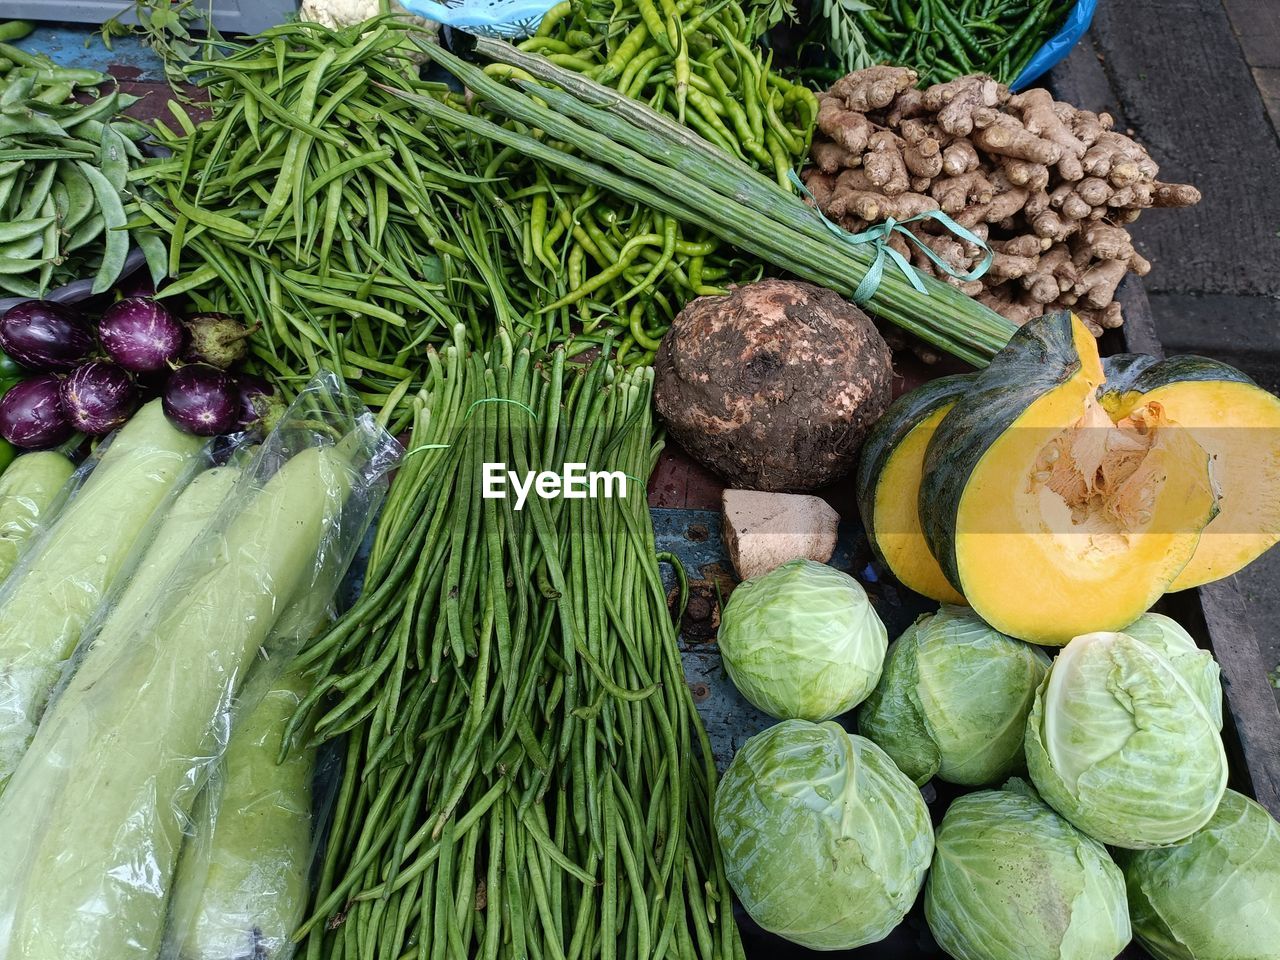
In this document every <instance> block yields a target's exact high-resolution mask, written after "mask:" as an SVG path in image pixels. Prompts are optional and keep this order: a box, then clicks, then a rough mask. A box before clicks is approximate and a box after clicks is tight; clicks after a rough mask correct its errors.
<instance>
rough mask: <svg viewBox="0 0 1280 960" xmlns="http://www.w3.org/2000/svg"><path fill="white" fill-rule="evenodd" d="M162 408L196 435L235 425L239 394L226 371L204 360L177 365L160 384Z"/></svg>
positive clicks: (207, 433) (182, 426)
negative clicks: (162, 392)
mask: <svg viewBox="0 0 1280 960" xmlns="http://www.w3.org/2000/svg"><path fill="white" fill-rule="evenodd" d="M161 399H162V402H163V404H164V412H165V413H166V414H168V416H169V419H170V420H172V421H173V422H174V423H175V424H177V426H178V427H179V428H181V429H183V430H186V431H187V432H188V433H194V434H195V435H196V436H198V437H213V436H217V435H218V434H220V433H226V432H227V431H228V430H231V429H232V428H233V427H235V425H236V417H237V416H238V414H239V412H240V396H239V392H238V391H237V389H236V384H235V381H234V380H232V378H231V376H230V374H228V373H225V372H224V371H222V370H219V369H218V368H217V367H211V366H209V365H208V364H205V363H189V364H187V365H186V366H184V367H179V368H178V369H177V370H175V371H174V372H173V374H172V375H171V376H170V377H169V381H168V383H166V384H165V385H164V394H163V395H162V398H161Z"/></svg>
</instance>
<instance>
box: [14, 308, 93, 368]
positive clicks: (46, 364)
mask: <svg viewBox="0 0 1280 960" xmlns="http://www.w3.org/2000/svg"><path fill="white" fill-rule="evenodd" d="M94 346H95V344H94V342H93V331H92V330H90V329H89V327H88V325H87V324H86V323H85V322H84V321H83V320H82V319H81V318H80V316H79V315H78V314H76V313H75V312H74V311H72V310H71V309H70V308H68V307H64V306H62V305H61V304H58V303H52V302H51V301H48V300H28V301H27V302H26V303H20V304H18V305H17V306H16V307H12V308H10V309H9V311H8V312H7V313H5V315H4V316H3V317H0V350H3V351H4V352H5V353H7V354H8V355H9V356H11V357H12V358H13V359H14V360H17V361H18V363H20V364H22V365H23V366H24V367H27V368H28V369H30V370H72V369H74V368H76V367H78V366H79V365H80V364H81V363H83V362H84V361H85V360H87V359H88V358H89V355H90V354H92V353H93V348H94Z"/></svg>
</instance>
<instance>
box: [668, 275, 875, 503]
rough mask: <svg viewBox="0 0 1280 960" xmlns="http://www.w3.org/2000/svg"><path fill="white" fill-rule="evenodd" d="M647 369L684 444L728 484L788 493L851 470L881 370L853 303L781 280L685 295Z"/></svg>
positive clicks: (868, 326)
mask: <svg viewBox="0 0 1280 960" xmlns="http://www.w3.org/2000/svg"><path fill="white" fill-rule="evenodd" d="M654 370H655V375H656V379H655V385H654V403H655V404H656V406H657V410H658V413H659V414H660V415H661V416H662V418H663V419H664V420H665V421H666V423H667V426H668V428H669V429H670V430H671V432H672V434H673V435H674V436H675V438H676V439H677V440H679V441H680V444H681V447H682V448H683V449H684V450H686V451H687V452H688V453H690V454H692V455H693V456H694V457H696V458H697V459H698V460H700V461H701V462H702V463H704V464H706V465H707V466H709V467H710V468H711V469H713V470H715V471H716V472H717V473H720V474H721V475H723V476H724V477H726V478H727V479H729V480H730V481H731V482H733V483H736V484H738V485H740V486H745V487H752V488H755V489H758V490H790V491H801V490H813V489H816V488H818V487H822V486H825V485H827V484H828V483H831V482H832V481H833V480H838V479H840V478H841V477H842V476H844V475H845V474H847V473H848V472H849V471H850V470H852V469H853V465H854V462H855V458H856V457H857V451H858V446H859V444H860V443H861V442H862V438H863V437H864V436H865V435H866V432H867V430H868V429H869V428H870V426H871V424H872V423H874V422H875V421H876V420H877V419H878V418H879V417H880V415H881V414H882V413H883V412H884V409H885V407H887V406H888V405H889V398H890V390H891V382H892V377H893V366H892V364H891V362H890V352H889V347H888V346H887V345H886V344H885V342H884V338H883V337H881V336H880V334H879V332H878V331H877V330H876V328H875V326H874V325H873V324H872V323H871V319H870V318H869V317H868V316H867V315H866V314H865V313H863V312H862V311H861V310H859V309H858V308H857V307H855V306H853V305H852V304H849V303H846V302H845V301H844V300H842V299H840V297H838V296H836V295H835V294H834V293H832V292H831V291H830V290H823V289H821V288H819V287H815V286H813V285H811V284H807V283H797V282H795V281H788V280H761V281H760V282H758V283H752V284H747V285H745V286H741V287H738V288H737V289H736V290H734V291H733V292H732V293H729V294H728V295H727V296H724V297H699V298H698V299H697V300H694V301H693V302H692V303H690V304H689V305H688V306H687V307H685V308H684V310H682V311H681V312H680V315H679V316H678V317H676V319H675V322H674V323H673V324H672V327H671V331H670V333H669V334H668V335H667V336H666V337H665V338H664V339H663V341H662V348H661V349H660V350H659V351H658V356H657V359H656V360H655V361H654Z"/></svg>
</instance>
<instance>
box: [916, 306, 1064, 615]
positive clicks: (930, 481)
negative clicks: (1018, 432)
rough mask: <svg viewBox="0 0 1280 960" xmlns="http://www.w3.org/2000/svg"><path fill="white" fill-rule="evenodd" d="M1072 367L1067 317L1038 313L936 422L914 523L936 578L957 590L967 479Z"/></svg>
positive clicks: (960, 589) (925, 462)
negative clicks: (958, 534) (959, 525)
mask: <svg viewBox="0 0 1280 960" xmlns="http://www.w3.org/2000/svg"><path fill="white" fill-rule="evenodd" d="M1079 370H1080V357H1079V356H1078V355H1077V353H1076V349H1075V339H1074V336H1073V331H1072V328H1071V314H1069V313H1051V314H1045V315H1044V316H1042V317H1038V318H1036V319H1034V320H1030V321H1028V322H1027V323H1026V324H1024V325H1023V326H1022V327H1020V328H1019V329H1018V331H1017V332H1016V333H1015V334H1014V335H1013V337H1012V338H1011V339H1010V340H1009V345H1008V346H1007V347H1005V348H1004V349H1003V350H1001V351H1000V352H999V353H997V354H996V355H995V357H994V359H992V361H991V364H990V365H989V366H988V367H987V368H986V369H985V370H982V371H979V372H978V373H977V374H976V375H975V378H974V381H973V384H972V386H971V387H970V388H969V390H968V391H966V392H965V394H964V395H963V396H962V397H961V398H960V400H959V401H958V402H957V403H956V405H955V406H954V407H952V408H951V412H950V413H948V414H947V415H946V416H945V417H943V418H942V422H941V423H940V424H938V429H937V430H936V431H935V432H934V434H933V439H932V440H931V441H930V442H929V448H928V450H927V451H926V452H925V457H924V476H923V478H922V479H921V483H920V524H921V526H922V527H923V529H924V536H925V540H926V542H927V543H928V544H929V549H930V550H931V551H932V552H933V555H934V557H936V558H937V560H938V565H939V566H940V567H942V573H943V575H944V576H945V577H946V578H947V580H948V581H949V582H950V584H951V585H952V586H953V587H954V588H955V589H956V590H957V591H958V592H960V593H963V592H964V591H963V589H962V588H961V586H960V572H959V570H958V568H957V565H956V551H955V529H956V518H957V515H958V514H959V512H960V499H961V497H963V496H964V491H965V488H966V487H967V486H968V484H969V476H970V475H971V474H972V473H973V471H974V469H975V468H976V467H977V465H978V461H979V460H981V459H982V457H983V455H984V454H985V453H986V452H987V450H988V449H989V448H990V447H991V445H992V444H993V443H995V442H996V441H997V440H998V439H999V438H1000V437H1001V435H1003V434H1004V433H1005V431H1007V430H1008V429H1009V428H1010V427H1011V426H1013V424H1014V422H1015V421H1017V419H1018V418H1019V417H1020V416H1022V414H1023V412H1024V411H1025V410H1026V409H1027V407H1029V406H1031V404H1033V403H1035V402H1036V401H1037V400H1039V399H1040V398H1041V397H1042V396H1044V395H1045V394H1046V393H1049V392H1050V391H1052V390H1055V389H1057V388H1058V387H1060V386H1062V385H1063V384H1064V383H1066V382H1068V381H1069V380H1070V379H1071V378H1072V377H1073V376H1075V375H1076V373H1077V372H1078V371H1079ZM1010 479H1011V482H1012V478H1010Z"/></svg>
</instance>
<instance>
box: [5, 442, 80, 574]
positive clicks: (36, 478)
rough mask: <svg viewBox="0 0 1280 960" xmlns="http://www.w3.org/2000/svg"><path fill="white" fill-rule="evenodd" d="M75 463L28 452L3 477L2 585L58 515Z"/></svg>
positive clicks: (49, 455)
mask: <svg viewBox="0 0 1280 960" xmlns="http://www.w3.org/2000/svg"><path fill="white" fill-rule="evenodd" d="M74 470H75V464H73V463H72V462H71V461H70V460H68V459H67V458H66V457H64V456H63V455H62V454H60V453H54V452H52V451H46V452H41V453H24V454H23V455H22V456H20V457H16V458H14V461H13V462H12V463H11V464H9V465H8V466H7V467H6V468H5V470H4V473H3V474H0V583H3V582H4V579H5V577H7V576H8V575H9V573H10V572H11V571H12V570H13V568H14V566H15V565H16V564H17V562H18V558H19V557H20V556H21V555H22V552H23V550H24V549H26V547H27V545H28V544H29V543H30V542H31V540H32V538H33V537H34V536H35V535H36V533H37V532H38V531H39V530H40V528H41V527H42V526H47V525H48V523H49V522H50V520H51V519H52V517H53V516H54V515H55V514H56V512H57V505H58V499H59V495H60V494H61V493H62V489H63V486H64V485H65V484H66V482H67V481H68V480H69V479H70V478H71V474H72V473H73V472H74Z"/></svg>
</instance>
